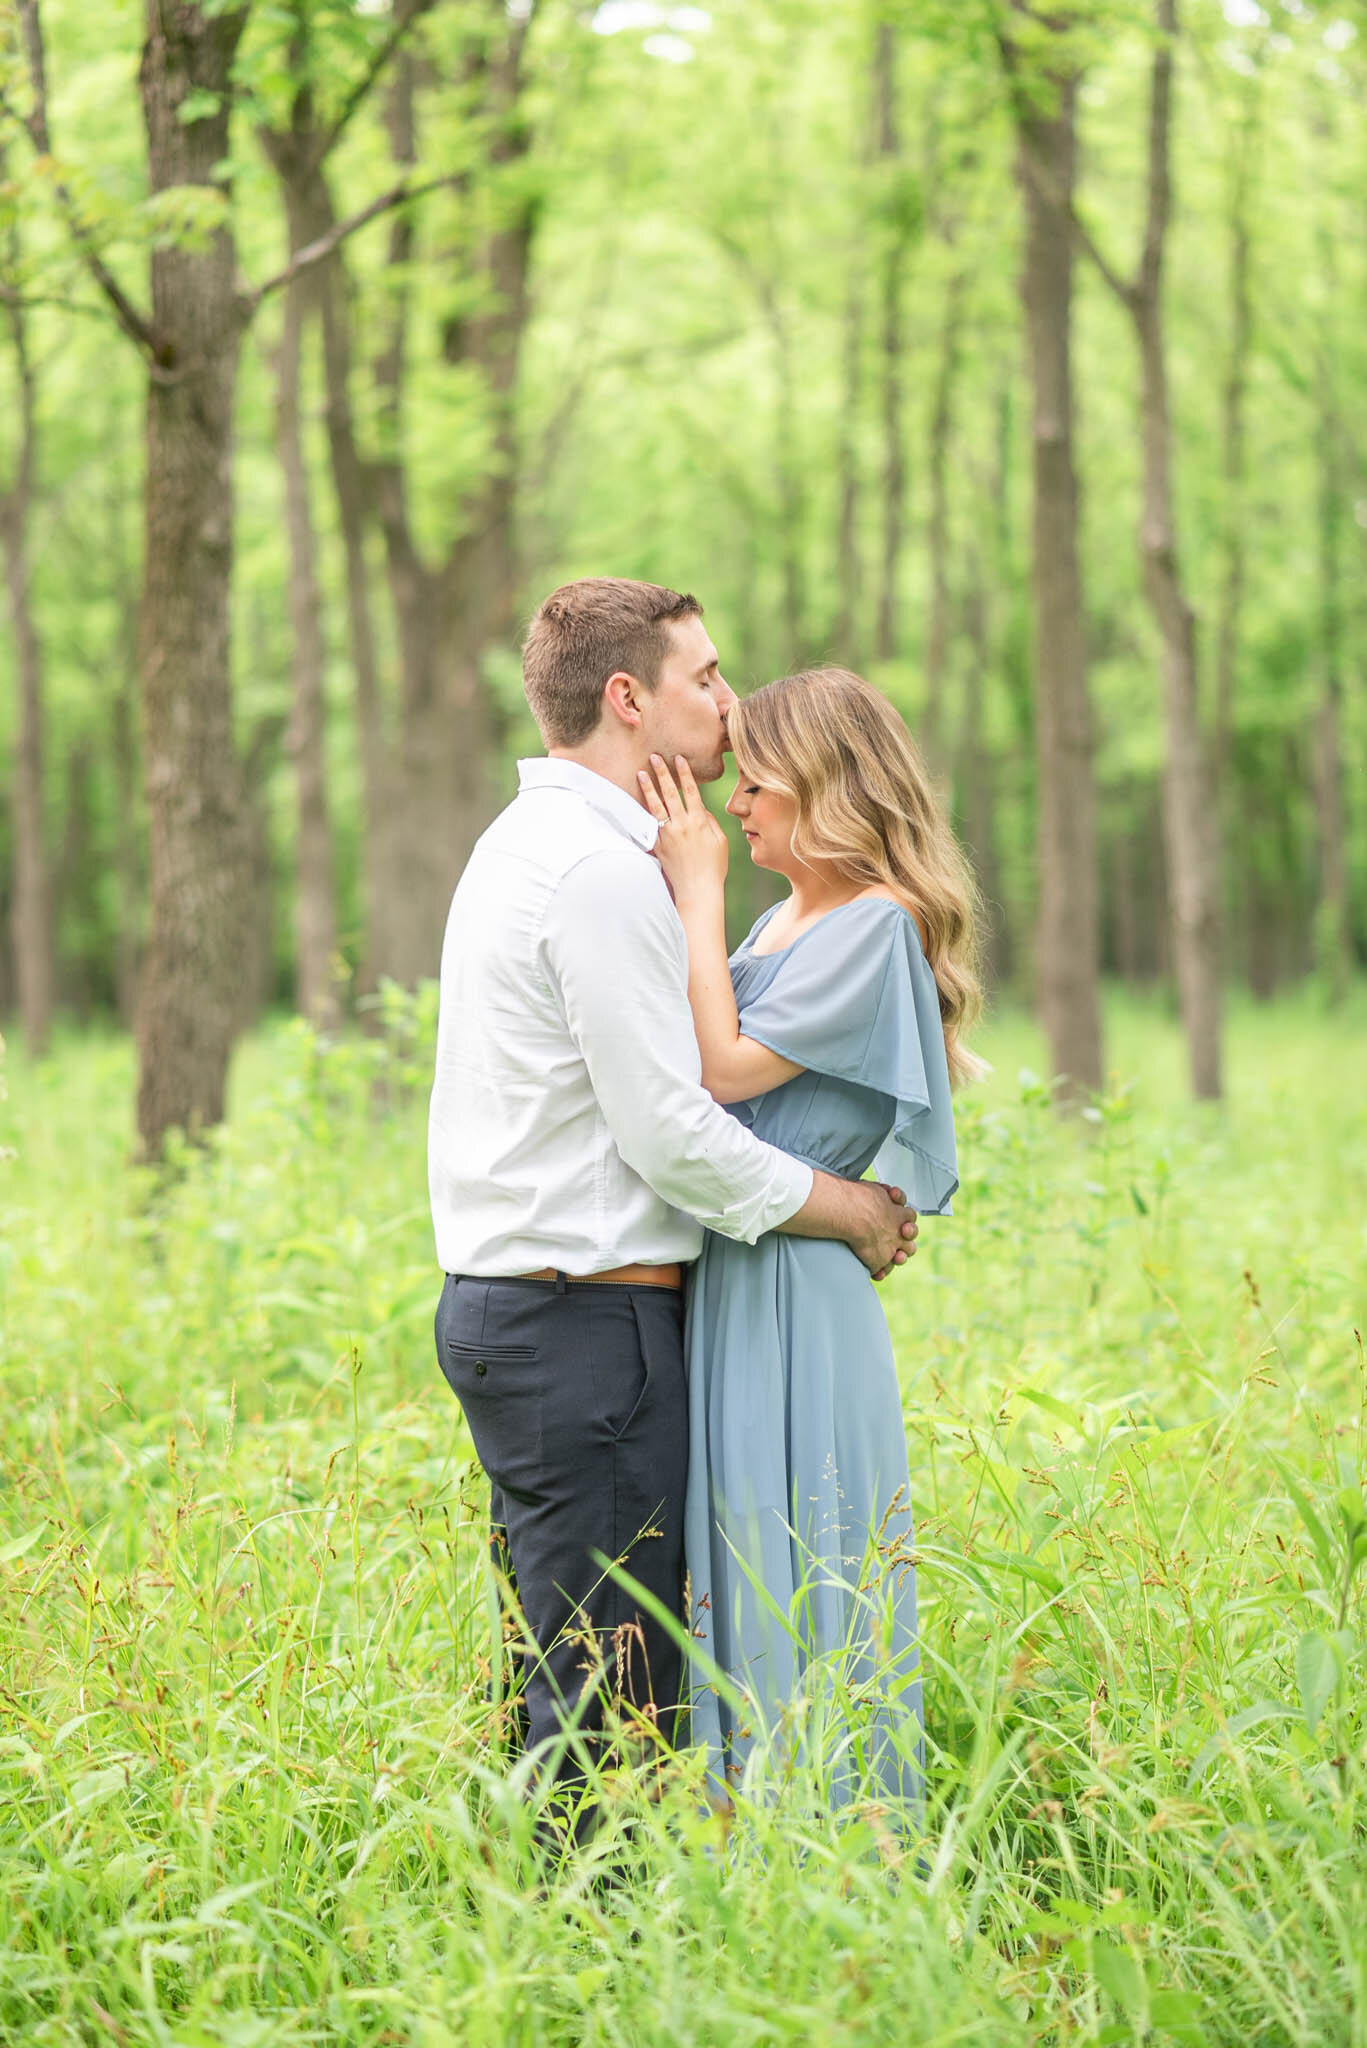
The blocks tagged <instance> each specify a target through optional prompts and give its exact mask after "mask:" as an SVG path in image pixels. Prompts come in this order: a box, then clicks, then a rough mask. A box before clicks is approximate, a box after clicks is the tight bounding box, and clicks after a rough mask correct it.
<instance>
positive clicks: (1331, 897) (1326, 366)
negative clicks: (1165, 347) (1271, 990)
mask: <svg viewBox="0 0 1367 2048" xmlns="http://www.w3.org/2000/svg"><path fill="white" fill-rule="evenodd" d="M1317 126H1318V128H1319V129H1320V131H1321V133H1322V134H1324V135H1325V136H1327V133H1328V128H1327V122H1325V121H1324V120H1323V118H1321V119H1320V120H1319V121H1318V122H1317ZM1317 239H1318V242H1319V264H1320V273H1321V279H1322V284H1323V290H1324V298H1325V312H1324V316H1323V326H1322V332H1321V334H1320V336H1319V349H1318V369H1317V372H1316V377H1315V404H1316V411H1317V413H1318V415H1319V417H1318V420H1317V430H1316V443H1317V454H1318V459H1319V494H1318V496H1319V503H1318V515H1319V516H1318V519H1317V522H1316V523H1317V530H1318V531H1317V538H1318V555H1319V614H1320V619H1319V625H1320V630H1319V642H1320V646H1319V672H1320V674H1319V685H1320V687H1319V704H1318V706H1317V707H1316V712H1315V733H1314V765H1313V777H1312V781H1313V789H1314V802H1315V827H1316V840H1317V848H1318V854H1319V876H1318V880H1319V902H1318V905H1317V907H1316V911H1315V919H1314V961H1315V966H1316V968H1317V970H1318V972H1319V975H1320V979H1321V981H1322V983H1323V986H1324V992H1325V995H1326V996H1327V997H1328V999H1329V1001H1330V1002H1331V1003H1332V1004H1334V1005H1335V1006H1337V1005H1338V1004H1340V1003H1342V1002H1343V1000H1344V998H1345V997H1346V995H1347V993H1348V980H1349V973H1350V968H1351V964H1352V927H1351V921H1350V916H1349V901H1348V860H1347V852H1346V827H1345V821H1344V790H1343V610H1344V607H1343V591H1342V560H1343V523H1344V522H1343V513H1344V497H1345V483H1344V475H1343V441H1344V435H1343V427H1342V421H1341V418H1340V410H1339V400H1338V391H1337V388H1336V380H1335V362H1336V355H1337V351H1336V347H1335V339H1336V337H1335V334H1334V320H1335V316H1336V314H1337V309H1338V298H1339V278H1338V262H1337V254H1336V249H1335V244H1334V237H1333V233H1332V231H1331V228H1330V225H1329V222H1328V221H1327V220H1325V219H1321V222H1320V227H1319V234H1318V237H1317Z"/></svg>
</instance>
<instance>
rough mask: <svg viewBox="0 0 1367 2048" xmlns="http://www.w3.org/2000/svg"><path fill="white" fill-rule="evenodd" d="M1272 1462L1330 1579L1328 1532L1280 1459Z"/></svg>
mask: <svg viewBox="0 0 1367 2048" xmlns="http://www.w3.org/2000/svg"><path fill="white" fill-rule="evenodd" d="M1272 1462H1273V1464H1274V1465H1275V1466H1276V1468H1277V1470H1278V1471H1279V1472H1280V1473H1281V1475H1282V1484H1283V1485H1284V1486H1285V1488H1286V1490H1287V1492H1288V1493H1289V1494H1290V1496H1291V1499H1292V1501H1293V1503H1294V1504H1295V1509H1296V1513H1297V1514H1298V1515H1299V1516H1300V1518H1301V1520H1302V1522H1304V1524H1305V1526H1306V1528H1307V1529H1308V1530H1309V1532H1310V1541H1311V1542H1312V1543H1313V1544H1314V1546H1315V1555H1316V1556H1317V1557H1318V1559H1319V1561H1320V1566H1321V1569H1322V1570H1323V1572H1324V1574H1325V1576H1326V1578H1328V1577H1332V1575H1333V1570H1334V1546H1333V1544H1332V1543H1331V1542H1330V1540H1329V1535H1328V1531H1327V1530H1326V1529H1325V1526H1324V1524H1323V1522H1321V1520H1320V1518H1319V1516H1318V1515H1317V1514H1316V1513H1315V1510H1314V1509H1313V1508H1312V1507H1311V1505H1310V1501H1309V1498H1308V1496H1307V1495H1306V1494H1305V1493H1304V1492H1303V1491H1302V1489H1301V1486H1300V1484H1299V1482H1298V1481H1297V1480H1296V1479H1294V1478H1293V1477H1292V1475H1291V1472H1290V1471H1289V1469H1288V1468H1287V1466H1286V1465H1285V1464H1284V1462H1283V1461H1282V1459H1280V1458H1276V1457H1274V1458H1273V1461H1272Z"/></svg>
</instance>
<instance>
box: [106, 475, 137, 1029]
mask: <svg viewBox="0 0 1367 2048" xmlns="http://www.w3.org/2000/svg"><path fill="white" fill-rule="evenodd" d="M122 485H123V472H122V465H121V463H120V464H118V465H115V464H111V465H110V477H109V499H108V512H109V525H108V529H107V532H108V538H107V543H106V544H107V546H108V549H109V566H110V580H111V585H112V590H113V599H114V605H115V610H116V613H117V616H118V629H117V632H116V634H115V647H116V659H117V664H118V667H117V675H116V680H115V685H114V691H113V695H112V699H111V702H110V727H109V751H110V760H111V763H112V766H113V770H114V800H115V803H116V805H117V807H118V815H117V817H116V819H115V823H114V876H115V889H116V901H117V904H118V913H117V915H118V927H117V931H116V935H115V940H114V1004H115V1008H116V1010H117V1012H118V1017H119V1022H120V1023H121V1024H122V1025H123V1026H124V1028H125V1030H128V1031H132V1030H133V1029H134V1028H135V1025H136V1022H137V1012H138V978H139V975H140V973H141V969H142V913H143V895H144V890H143V863H142V842H141V801H140V791H139V787H138V751H139V750H138V595H137V575H136V570H135V568H134V566H133V564H132V562H131V561H130V559H129V552H128V528H127V518H126V515H127V500H126V498H125V496H124V495H123V491H122Z"/></svg>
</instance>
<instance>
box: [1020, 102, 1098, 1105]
mask: <svg viewBox="0 0 1367 2048" xmlns="http://www.w3.org/2000/svg"><path fill="white" fill-rule="evenodd" d="M1053 84H1054V106H1053V109H1052V111H1049V112H1039V111H1029V112H1024V113H1022V114H1021V115H1020V117H1019V123H1018V130H1019V132H1018V160H1017V174H1018V182H1019V185H1020V191H1021V198H1022V202H1023V205H1024V208H1025V262H1024V270H1023V273H1022V278H1021V296H1022V300H1023V302H1024V307H1025V323H1026V334H1027V339H1028V343H1029V359H1030V371H1031V379H1032V387H1033V438H1032V448H1033V511H1032V529H1033V556H1032V567H1031V586H1032V590H1033V595H1034V611H1035V621H1034V626H1035V660H1034V675H1035V692H1034V712H1035V764H1036V793H1035V815H1036V821H1037V822H1036V831H1037V833H1038V848H1039V851H1038V871H1039V938H1038V952H1037V959H1036V987H1037V989H1038V995H1039V1004H1040V1012H1041V1016H1042V1019H1043V1023H1044V1028H1045V1032H1046V1035H1047V1037H1048V1041H1049V1057H1050V1062H1051V1065H1052V1069H1053V1072H1054V1074H1055V1075H1057V1076H1058V1077H1059V1079H1060V1081H1061V1084H1062V1093H1063V1095H1064V1097H1065V1099H1067V1098H1070V1097H1076V1096H1077V1095H1078V1094H1079V1093H1081V1092H1083V1091H1085V1090H1088V1089H1095V1088H1098V1087H1100V1085H1101V1080H1102V1073H1103V1063H1102V1050H1101V1005H1100V997H1099V975H1100V935H1099V928H1098V914H1097V879H1096V828H1095V820H1094V794H1093V783H1092V721H1091V707H1090V703H1089V700H1088V694H1087V650H1086V630H1085V620H1084V612H1083V596H1082V571H1081V566H1080V563H1079V559H1078V486H1077V472H1076V469H1075V466H1074V461H1073V373H1072V291H1073V245H1072V233H1071V227H1070V222H1069V208H1070V206H1071V200H1072V191H1073V182H1074V173H1075V162H1076V140H1075V130H1074V121H1075V108H1076V99H1077V82H1076V79H1075V78H1074V77H1073V76H1072V75H1071V74H1068V75H1065V76H1062V77H1057V78H1055V80H1054V81H1053Z"/></svg>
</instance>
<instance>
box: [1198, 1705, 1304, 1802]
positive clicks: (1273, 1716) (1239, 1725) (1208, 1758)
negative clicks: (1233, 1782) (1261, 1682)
mask: <svg viewBox="0 0 1367 2048" xmlns="http://www.w3.org/2000/svg"><path fill="white" fill-rule="evenodd" d="M1296 1719H1298V1716H1297V1713H1296V1709H1295V1708H1294V1707H1288V1706H1287V1705H1286V1704H1285V1702H1284V1701H1282V1700H1259V1701H1257V1703H1256V1704H1255V1705H1253V1706H1251V1707H1245V1708H1244V1709H1243V1711H1242V1713H1238V1714H1231V1715H1230V1717H1229V1719H1228V1720H1227V1721H1226V1723H1225V1725H1224V1727H1223V1728H1221V1729H1219V1730H1218V1731H1217V1732H1216V1733H1215V1734H1214V1735H1212V1736H1211V1738H1210V1741H1209V1742H1207V1743H1206V1744H1205V1746H1204V1748H1203V1749H1202V1750H1201V1752H1200V1754H1199V1755H1198V1756H1197V1759H1196V1761H1195V1763H1194V1764H1193V1765H1192V1767H1191V1769H1190V1770H1189V1771H1188V1773H1187V1790H1188V1792H1194V1791H1195V1790H1196V1787H1197V1786H1198V1785H1199V1784H1200V1782H1201V1780H1202V1778H1204V1776H1205V1774H1206V1772H1207V1771H1208V1770H1209V1769H1210V1767H1211V1765H1212V1764H1213V1763H1214V1761H1215V1759H1216V1757H1217V1756H1220V1755H1222V1754H1223V1753H1224V1751H1225V1750H1226V1749H1227V1748H1228V1747H1229V1744H1230V1743H1231V1741H1233V1739H1234V1738H1235V1737H1236V1736H1239V1735H1245V1734H1247V1732H1248V1730H1249V1729H1250V1728H1258V1727H1262V1726H1264V1725H1265V1724H1266V1723H1267V1722H1269V1721H1294V1720H1296Z"/></svg>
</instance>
